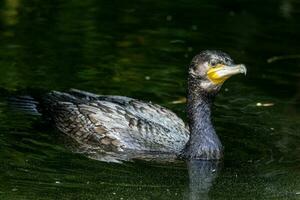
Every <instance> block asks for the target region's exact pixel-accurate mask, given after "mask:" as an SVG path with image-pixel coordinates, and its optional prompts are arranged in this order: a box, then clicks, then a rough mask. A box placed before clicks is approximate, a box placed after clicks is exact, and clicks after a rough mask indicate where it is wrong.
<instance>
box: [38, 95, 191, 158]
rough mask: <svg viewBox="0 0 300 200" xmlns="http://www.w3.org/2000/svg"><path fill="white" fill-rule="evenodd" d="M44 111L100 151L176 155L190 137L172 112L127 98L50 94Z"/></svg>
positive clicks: (75, 135)
mask: <svg viewBox="0 0 300 200" xmlns="http://www.w3.org/2000/svg"><path fill="white" fill-rule="evenodd" d="M44 108H45V110H46V112H47V113H48V115H49V116H50V117H51V118H52V119H53V121H54V122H55V125H56V127H57V128H58V129H59V130H60V131H62V132H63V133H65V134H67V135H68V136H70V137H71V138H73V139H74V140H76V141H77V142H78V143H79V144H81V145H84V146H87V147H89V148H92V149H99V150H101V151H103V152H126V151H134V152H144V153H145V152H161V153H172V154H179V153H180V151H181V150H182V149H183V148H184V146H185V144H186V142H187V141H188V137H189V132H188V130H187V129H186V127H185V124H184V122H183V121H182V120H181V119H180V118H179V117H177V115H176V114H175V113H173V112H172V111H170V110H168V109H166V108H163V107H161V106H159V105H156V104H152V103H147V102H143V101H138V100H136V99H132V98H128V97H123V96H102V95H95V94H91V93H88V92H84V91H79V90H74V89H73V90H70V91H69V92H68V93H62V92H56V91H53V92H51V93H49V94H48V95H47V96H46V97H45V99H44Z"/></svg>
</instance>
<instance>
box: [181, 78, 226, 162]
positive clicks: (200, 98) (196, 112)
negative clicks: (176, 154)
mask: <svg viewBox="0 0 300 200" xmlns="http://www.w3.org/2000/svg"><path fill="white" fill-rule="evenodd" d="M199 85H200V84H199V83H197V81H196V83H195V81H192V82H191V81H189V91H188V102H187V103H188V105H187V113H188V119H189V128H190V138H189V141H188V143H187V144H186V147H185V152H184V154H185V156H186V157H188V158H191V159H202V160H218V159H220V158H221V157H222V145H221V142H220V140H219V138H218V136H217V134H216V132H215V129H214V127H213V124H212V121H211V108H212V104H213V101H214V97H215V94H213V93H211V92H207V91H205V90H203V89H202V88H201V87H199Z"/></svg>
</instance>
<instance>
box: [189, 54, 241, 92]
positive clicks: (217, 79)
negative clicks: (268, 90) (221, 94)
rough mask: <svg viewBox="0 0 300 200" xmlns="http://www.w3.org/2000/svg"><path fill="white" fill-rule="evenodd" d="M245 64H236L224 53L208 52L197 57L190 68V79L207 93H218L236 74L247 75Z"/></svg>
mask: <svg viewBox="0 0 300 200" xmlns="http://www.w3.org/2000/svg"><path fill="white" fill-rule="evenodd" d="M246 72H247V69H246V67H245V65H243V64H234V62H233V60H232V59H231V57H230V56H229V55H228V54H226V53H224V52H222V51H211V50H206V51H202V52H200V53H199V54H198V55H196V56H195V57H194V58H193V60H192V62H191V64H190V67H189V78H190V81H192V82H193V83H194V84H197V87H200V88H201V90H204V91H207V92H217V91H219V90H220V88H221V86H222V84H223V83H224V82H225V81H226V80H227V79H228V78H230V77H231V76H233V75H235V74H245V75H246Z"/></svg>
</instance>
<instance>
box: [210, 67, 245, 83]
mask: <svg viewBox="0 0 300 200" xmlns="http://www.w3.org/2000/svg"><path fill="white" fill-rule="evenodd" d="M246 73H247V68H246V67H245V65H243V64H238V65H231V66H228V65H223V64H218V65H217V66H216V67H211V68H210V69H209V70H208V71H207V76H208V78H209V79H210V80H211V81H212V82H213V83H214V84H222V83H224V81H226V80H227V79H228V78H229V77H231V76H233V75H235V74H245V75H246Z"/></svg>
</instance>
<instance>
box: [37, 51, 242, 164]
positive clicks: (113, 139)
mask: <svg viewBox="0 0 300 200" xmlns="http://www.w3.org/2000/svg"><path fill="white" fill-rule="evenodd" d="M245 72H246V68H245V67H244V66H243V65H234V64H233V61H232V59H231V58H230V57H229V56H228V55H227V54H225V53H222V52H219V51H203V52H201V53H200V54H198V55H197V56H196V57H194V59H193V60H192V62H191V64H190V66H189V77H188V98H187V99H188V102H187V104H188V106H187V113H188V118H189V129H188V128H186V126H185V124H184V122H183V121H182V120H181V119H180V118H179V117H177V115H176V114H175V113H173V112H172V111H170V110H168V109H166V108H163V107H161V106H159V105H156V104H152V103H148V102H143V101H139V100H136V99H132V98H128V97H121V96H103V95H95V94H91V93H88V92H84V91H79V90H74V89H73V90H70V91H69V92H67V93H62V92H57V91H53V92H50V93H49V94H48V95H47V96H46V97H45V98H44V101H43V102H42V105H43V107H44V111H45V112H46V114H47V115H48V116H50V117H51V118H52V119H53V121H54V122H55V125H56V127H57V128H58V129H59V130H60V131H62V132H63V133H65V134H67V135H68V136H70V137H71V138H73V139H74V140H76V141H77V142H78V143H79V144H81V145H82V146H85V147H87V148H88V149H93V150H99V151H100V152H102V153H105V154H110V153H117V154H126V153H127V152H128V153H129V152H130V153H133V154H136V155H138V154H143V155H147V154H153V153H156V154H157V155H160V154H170V155H176V156H181V157H184V158H189V159H203V160H212V159H221V158H222V155H223V150H222V145H221V142H220V140H219V138H218V136H217V135H216V133H215V130H214V128H213V125H212V123H211V106H212V103H213V100H214V97H215V96H216V94H217V93H218V91H219V89H220V88H221V85H222V83H223V82H224V81H225V80H226V79H227V78H229V77H230V76H231V75H234V74H237V73H245ZM189 130H190V131H189Z"/></svg>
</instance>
